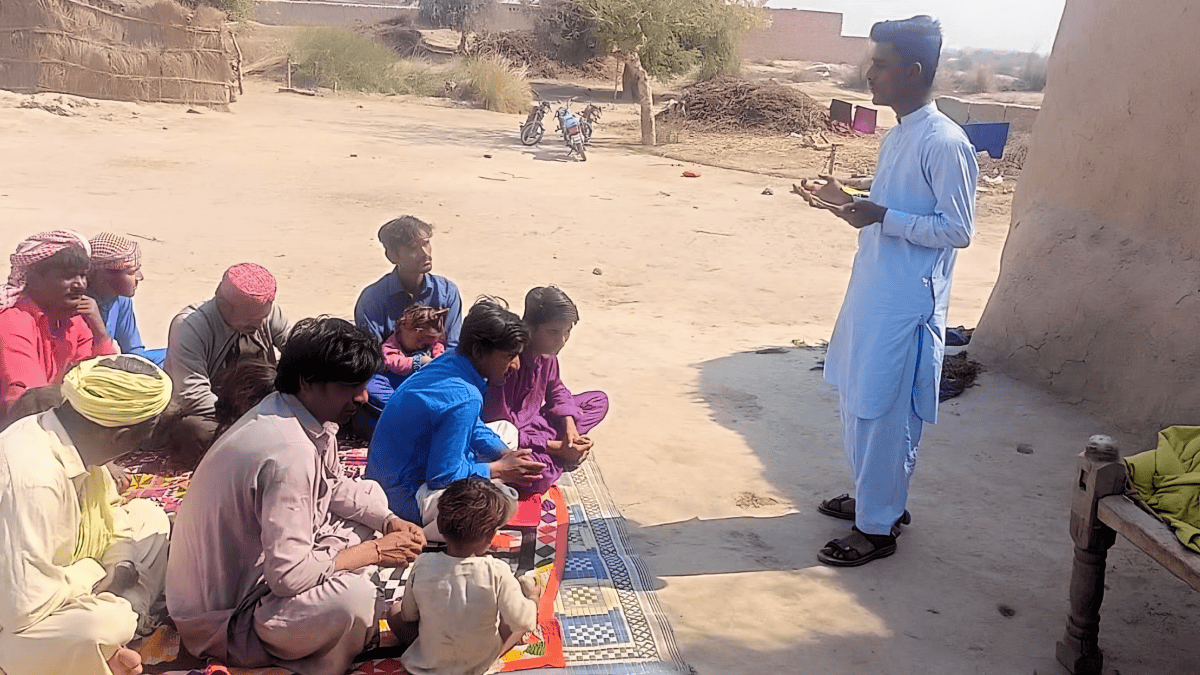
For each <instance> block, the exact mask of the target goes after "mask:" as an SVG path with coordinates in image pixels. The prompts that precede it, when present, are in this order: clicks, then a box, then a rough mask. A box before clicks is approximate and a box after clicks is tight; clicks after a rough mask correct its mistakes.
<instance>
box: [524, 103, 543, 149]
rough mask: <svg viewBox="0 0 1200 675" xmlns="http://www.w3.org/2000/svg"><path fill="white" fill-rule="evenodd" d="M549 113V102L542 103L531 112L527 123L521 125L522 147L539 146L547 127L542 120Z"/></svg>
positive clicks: (526, 120) (526, 119)
mask: <svg viewBox="0 0 1200 675" xmlns="http://www.w3.org/2000/svg"><path fill="white" fill-rule="evenodd" d="M548 112H550V102H549V101H542V102H541V103H539V104H538V105H537V106H536V107H534V109H533V110H530V111H529V116H528V117H526V118H525V123H524V124H522V125H521V144H522V145H537V144H538V142H539V141H541V140H542V136H543V135H544V134H545V133H546V127H545V125H544V124H542V120H543V119H544V118H545V117H546V113H548Z"/></svg>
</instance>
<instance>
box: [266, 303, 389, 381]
mask: <svg viewBox="0 0 1200 675" xmlns="http://www.w3.org/2000/svg"><path fill="white" fill-rule="evenodd" d="M382 366H383V351H382V350H381V348H380V346H379V343H378V342H376V341H375V340H374V339H373V338H372V337H371V336H370V335H367V333H366V332H365V331H363V330H361V329H360V328H358V327H357V326H355V325H354V324H352V323H350V322H349V321H344V320H342V319H335V318H332V317H327V316H323V317H318V318H315V319H301V320H300V321H298V322H296V325H295V327H294V328H292V332H291V333H290V334H289V335H288V340H287V344H285V345H284V346H283V351H282V353H281V354H280V355H279V365H278V366H276V368H277V374H276V375H275V388H276V389H277V390H278V391H280V392H283V393H285V394H292V395H295V394H298V393H299V392H300V382H301V381H305V382H310V383H319V382H340V383H345V384H361V383H363V382H366V381H367V380H369V379H371V376H372V375H374V374H375V373H377V372H378V371H379V369H380V367H382Z"/></svg>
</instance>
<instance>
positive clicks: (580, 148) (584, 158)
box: [575, 143, 587, 162]
mask: <svg viewBox="0 0 1200 675" xmlns="http://www.w3.org/2000/svg"><path fill="white" fill-rule="evenodd" d="M575 154H577V155H579V161H581V162H586V161H587V151H586V150H584V149H583V143H580V144H578V145H576V146H575Z"/></svg>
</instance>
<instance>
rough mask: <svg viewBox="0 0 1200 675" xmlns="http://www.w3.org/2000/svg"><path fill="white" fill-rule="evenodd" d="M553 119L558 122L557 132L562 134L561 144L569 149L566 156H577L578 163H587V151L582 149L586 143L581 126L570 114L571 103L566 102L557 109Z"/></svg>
mask: <svg viewBox="0 0 1200 675" xmlns="http://www.w3.org/2000/svg"><path fill="white" fill-rule="evenodd" d="M554 117H555V118H556V119H557V120H558V131H559V132H561V133H562V136H563V142H564V143H566V144H567V147H568V148H570V152H568V153H567V156H568V157H570V156H571V155H572V154H577V155H579V161H581V162H586V161H587V151H586V150H585V149H584V145H585V144H586V142H585V141H584V136H583V125H582V124H581V123H580V121H579V117H577V116H576V115H575V113H573V112H571V102H570V101H568V102H566V103H564V104H563V107H561V108H559V109H558V110H557V111H556V112H555V113H554Z"/></svg>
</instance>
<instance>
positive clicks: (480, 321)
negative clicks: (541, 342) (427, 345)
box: [458, 296, 529, 359]
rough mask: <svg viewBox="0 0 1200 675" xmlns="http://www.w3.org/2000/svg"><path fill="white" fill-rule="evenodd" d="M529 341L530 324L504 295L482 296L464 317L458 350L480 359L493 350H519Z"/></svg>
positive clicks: (469, 356)
mask: <svg viewBox="0 0 1200 675" xmlns="http://www.w3.org/2000/svg"><path fill="white" fill-rule="evenodd" d="M527 344H529V328H528V327H526V325H525V322H524V321H522V320H521V317H519V316H517V315H516V314H513V313H512V312H511V311H509V310H508V305H507V303H505V302H504V301H503V300H501V299H500V298H492V297H488V296H483V297H480V298H479V299H478V300H476V301H475V304H474V305H472V306H471V310H470V311H469V312H467V318H466V319H463V325H462V333H461V335H460V336H459V338H458V351H460V352H462V353H463V354H464V355H466V356H467V357H468V358H471V359H478V358H482V357H483V356H484V355H485V354H487V353H488V352H491V351H495V350H499V351H502V352H519V351H521V350H522V349H524V347H525V345H527Z"/></svg>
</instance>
